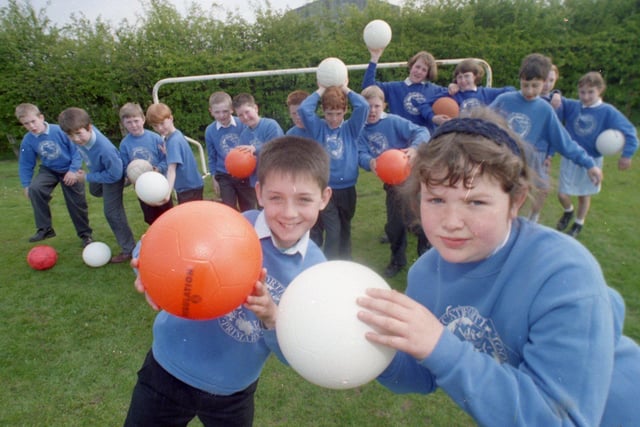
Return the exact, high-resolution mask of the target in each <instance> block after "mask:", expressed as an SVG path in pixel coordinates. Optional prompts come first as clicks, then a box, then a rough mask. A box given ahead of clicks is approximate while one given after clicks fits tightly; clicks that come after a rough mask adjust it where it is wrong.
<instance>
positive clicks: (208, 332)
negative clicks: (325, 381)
mask: <svg viewBox="0 0 640 427" xmlns="http://www.w3.org/2000/svg"><path fill="white" fill-rule="evenodd" d="M257 176H258V183H257V184H256V194H257V197H258V202H259V203H260V205H261V206H262V208H263V210H261V211H257V210H251V211H246V212H244V213H243V214H244V215H245V217H246V218H247V220H248V221H250V222H251V223H252V224H253V226H254V228H255V230H256V232H257V234H258V237H259V238H260V243H261V246H262V253H263V266H264V268H265V270H266V271H265V273H264V277H263V279H261V281H258V282H257V283H256V286H255V289H254V292H253V294H252V295H250V296H249V297H248V298H247V302H246V304H244V305H242V306H240V307H238V308H236V309H235V310H233V311H232V312H231V313H229V314H226V315H224V316H222V317H219V318H216V319H212V320H189V319H183V318H180V317H176V316H174V315H171V314H169V313H167V312H165V311H161V312H160V313H159V314H158V315H157V317H156V321H155V324H154V327H153V345H152V349H151V351H150V352H149V354H148V355H147V357H146V360H145V361H144V364H143V366H142V368H141V369H140V371H139V373H138V383H137V384H136V386H135V388H134V390H133V396H132V399H131V405H130V407H129V413H128V415H127V419H126V421H125V424H124V425H125V426H140V425H149V426H166V425H186V424H188V423H189V421H190V420H192V419H193V418H194V417H196V416H197V417H198V418H199V419H200V421H201V422H202V423H203V424H204V425H221V426H246V427H250V426H251V425H252V423H253V413H254V399H253V396H254V393H255V391H256V388H257V385H258V384H257V383H258V376H259V375H260V372H261V370H262V367H263V366H264V363H265V361H266V360H267V357H269V355H270V354H271V352H272V351H274V352H275V354H276V355H277V356H278V357H279V358H280V359H281V360H283V361H284V358H283V356H282V353H281V352H280V350H279V347H278V344H277V340H276V334H275V329H274V327H275V322H276V315H277V307H276V303H277V302H278V301H279V300H280V297H281V295H282V293H283V292H284V290H285V289H286V287H287V286H288V285H289V283H290V282H291V281H292V280H293V278H295V277H296V276H297V275H298V274H299V273H300V272H302V271H304V270H305V269H307V268H309V267H311V266H313V265H315V264H318V263H320V262H323V261H326V258H325V257H324V255H323V254H322V251H321V250H320V248H318V246H316V245H315V243H313V242H312V241H311V240H310V239H309V230H310V229H311V227H312V226H313V224H314V223H315V221H316V219H317V217H318V212H319V211H320V210H322V209H323V208H324V207H325V206H326V204H327V202H328V201H329V198H330V197H331V188H329V187H328V180H329V158H328V156H327V154H326V153H325V152H324V150H323V149H322V147H321V146H320V145H319V144H317V143H316V142H315V141H311V140H308V139H304V138H299V137H294V136H286V137H282V138H277V139H275V140H273V141H271V142H268V143H266V144H265V145H264V146H263V147H262V150H261V153H260V161H259V162H258V171H257ZM212 203H215V202H212ZM136 262H137V260H134V262H133V263H132V264H133V265H136ZM136 289H138V290H139V291H140V292H144V284H142V283H140V281H139V280H136ZM149 302H150V303H151V305H152V307H153V306H154V304H153V301H149ZM155 308H157V307H155Z"/></svg>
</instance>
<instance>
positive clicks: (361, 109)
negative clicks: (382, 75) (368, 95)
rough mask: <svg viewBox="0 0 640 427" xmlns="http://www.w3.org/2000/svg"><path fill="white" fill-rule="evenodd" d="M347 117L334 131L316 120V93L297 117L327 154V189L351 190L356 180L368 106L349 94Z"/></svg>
mask: <svg viewBox="0 0 640 427" xmlns="http://www.w3.org/2000/svg"><path fill="white" fill-rule="evenodd" d="M348 98H349V102H350V103H351V107H352V109H353V110H352V112H351V117H349V118H348V119H347V120H345V121H343V122H342V124H341V125H340V126H338V127H337V128H336V129H331V128H330V127H329V125H328V124H327V122H326V121H325V120H324V119H323V118H320V117H318V115H317V114H316V109H317V107H318V102H319V101H320V95H319V94H318V92H314V93H312V94H311V95H309V96H308V97H306V98H305V100H304V101H302V104H300V108H298V114H299V115H300V119H302V123H304V127H305V129H307V130H308V131H309V134H310V135H312V136H313V139H315V140H316V141H318V142H319V143H320V144H322V146H323V147H324V149H325V150H326V151H327V153H329V158H330V161H331V163H330V166H331V171H330V175H329V186H330V187H331V188H334V189H344V188H349V187H353V186H354V185H356V182H357V180H358V137H359V136H360V132H361V131H362V128H363V127H364V124H365V123H366V121H367V116H368V115H369V103H368V102H367V100H366V99H364V98H363V97H362V95H360V94H357V93H355V92H354V91H350V92H349V95H348Z"/></svg>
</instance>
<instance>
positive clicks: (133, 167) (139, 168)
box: [127, 159, 153, 184]
mask: <svg viewBox="0 0 640 427" xmlns="http://www.w3.org/2000/svg"><path fill="white" fill-rule="evenodd" d="M152 170H153V166H151V163H149V161H147V160H145V159H133V160H132V161H131V162H130V163H129V164H128V165H127V178H129V181H130V182H131V183H132V184H135V183H136V180H137V179H138V177H140V175H142V174H143V173H145V172H150V171H152Z"/></svg>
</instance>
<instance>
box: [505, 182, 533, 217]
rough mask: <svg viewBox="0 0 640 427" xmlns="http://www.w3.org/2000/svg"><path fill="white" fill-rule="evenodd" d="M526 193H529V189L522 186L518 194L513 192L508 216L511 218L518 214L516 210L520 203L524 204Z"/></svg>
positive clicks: (520, 205) (518, 209) (518, 208)
mask: <svg viewBox="0 0 640 427" xmlns="http://www.w3.org/2000/svg"><path fill="white" fill-rule="evenodd" d="M528 195H529V189H527V188H524V189H522V190H521V191H520V192H519V193H518V194H515V195H514V196H513V200H512V202H511V208H510V209H509V211H510V212H509V217H510V218H512V219H513V218H516V217H517V216H518V212H519V211H520V208H522V205H524V202H525V201H526V200H527V196H528Z"/></svg>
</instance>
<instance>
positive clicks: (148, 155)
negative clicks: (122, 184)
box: [120, 129, 167, 175]
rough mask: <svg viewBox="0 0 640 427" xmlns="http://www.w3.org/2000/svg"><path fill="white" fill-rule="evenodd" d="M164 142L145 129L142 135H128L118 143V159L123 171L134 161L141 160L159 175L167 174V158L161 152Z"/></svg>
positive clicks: (158, 136) (155, 134)
mask: <svg viewBox="0 0 640 427" xmlns="http://www.w3.org/2000/svg"><path fill="white" fill-rule="evenodd" d="M163 149H164V141H163V140H162V137H161V136H160V135H158V134H157V133H155V132H152V131H150V130H147V129H145V130H144V133H143V134H142V135H131V134H128V135H127V136H125V137H124V138H122V141H120V157H122V163H123V164H124V168H125V170H126V169H127V165H128V164H129V163H131V161H132V160H134V159H143V160H146V161H148V162H149V163H151V166H153V167H154V168H156V170H157V171H158V172H160V173H161V174H163V175H164V174H166V173H167V156H166V155H165V154H164V152H163V151H162V150H163Z"/></svg>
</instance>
